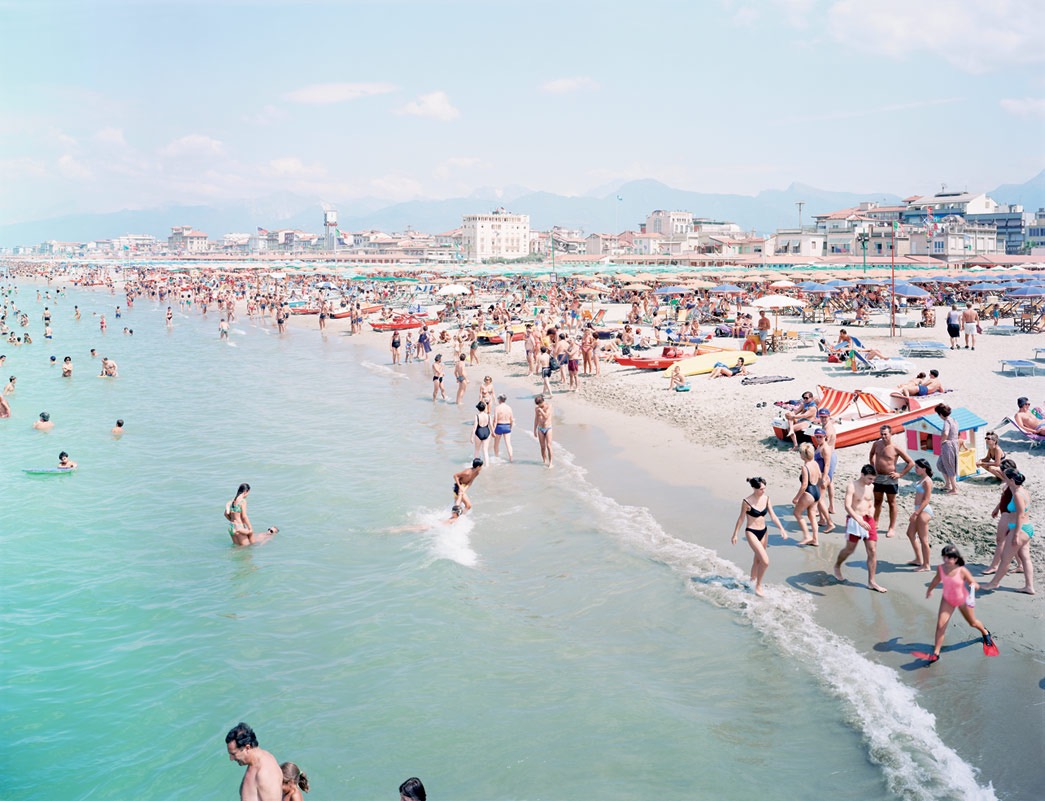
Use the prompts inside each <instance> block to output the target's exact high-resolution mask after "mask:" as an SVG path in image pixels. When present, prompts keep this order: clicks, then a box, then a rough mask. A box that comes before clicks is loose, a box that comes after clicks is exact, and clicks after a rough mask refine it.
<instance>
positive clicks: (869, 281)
mask: <svg viewBox="0 0 1045 801" xmlns="http://www.w3.org/2000/svg"><path fill="white" fill-rule="evenodd" d="M853 283H854V284H856V285H857V286H884V285H885V284H886V283H888V282H887V281H886V280H885V279H884V278H861V279H860V280H859V281H853Z"/></svg>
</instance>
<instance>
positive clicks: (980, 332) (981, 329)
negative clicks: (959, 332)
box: [976, 323, 983, 334]
mask: <svg viewBox="0 0 1045 801" xmlns="http://www.w3.org/2000/svg"><path fill="white" fill-rule="evenodd" d="M976 333H977V334H982V333H983V326H982V325H980V324H979V323H976Z"/></svg>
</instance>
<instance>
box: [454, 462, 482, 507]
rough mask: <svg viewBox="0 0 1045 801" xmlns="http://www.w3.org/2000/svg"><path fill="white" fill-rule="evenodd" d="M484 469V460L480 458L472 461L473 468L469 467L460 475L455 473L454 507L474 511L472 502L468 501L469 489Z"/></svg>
mask: <svg viewBox="0 0 1045 801" xmlns="http://www.w3.org/2000/svg"><path fill="white" fill-rule="evenodd" d="M482 469H483V460H482V459H479V458H478V457H477V458H475V459H472V466H471V467H467V468H465V469H464V470H462V471H461V472H459V473H454V505H455V506H463V507H464V509H465V511H468V512H470V511H471V510H472V502H471V501H469V500H468V488H469V487H471V486H472V483H473V482H474V481H475V480H476V479H477V478H478V477H479V472H480V471H481V470H482Z"/></svg>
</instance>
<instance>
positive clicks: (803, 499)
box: [791, 442, 820, 545]
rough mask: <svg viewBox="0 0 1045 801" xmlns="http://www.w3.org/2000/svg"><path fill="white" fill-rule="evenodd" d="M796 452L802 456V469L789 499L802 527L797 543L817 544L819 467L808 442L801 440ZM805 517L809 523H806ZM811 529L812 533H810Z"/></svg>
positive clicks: (818, 540)
mask: <svg viewBox="0 0 1045 801" xmlns="http://www.w3.org/2000/svg"><path fill="white" fill-rule="evenodd" d="M798 453H799V455H800V456H801V457H802V470H801V471H800V472H799V474H798V482H799V484H798V493H797V494H796V495H795V497H794V498H793V499H792V500H791V503H793V504H794V506H795V519H796V520H797V521H798V525H799V527H800V528H801V529H802V540H801V542H799V543H798V544H799V545H819V544H820V530H819V527H818V523H817V506H818V503H819V501H820V486H819V485H820V467H819V465H817V463H816V462H815V461H814V459H813V457H814V456H816V450H815V449H814V448H813V446H812V445H810V444H809V443H808V442H803V443H802V444H801V445H800V446H799V448H798ZM806 518H808V519H809V525H808V526H807V525H806ZM810 530H812V534H810Z"/></svg>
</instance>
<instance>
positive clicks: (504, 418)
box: [493, 395, 515, 462]
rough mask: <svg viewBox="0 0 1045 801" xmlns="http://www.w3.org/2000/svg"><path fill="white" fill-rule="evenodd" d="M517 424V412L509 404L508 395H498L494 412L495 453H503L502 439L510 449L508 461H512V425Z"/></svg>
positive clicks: (498, 454) (496, 454) (497, 454)
mask: <svg viewBox="0 0 1045 801" xmlns="http://www.w3.org/2000/svg"><path fill="white" fill-rule="evenodd" d="M513 425H515V414H514V412H512V407H511V406H509V405H508V396H507V395H498V396H497V408H496V409H495V410H494V413H493V455H494V456H500V455H501V440H502V439H503V440H504V447H505V448H506V449H507V451H508V461H509V462H510V461H512V426H513Z"/></svg>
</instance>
